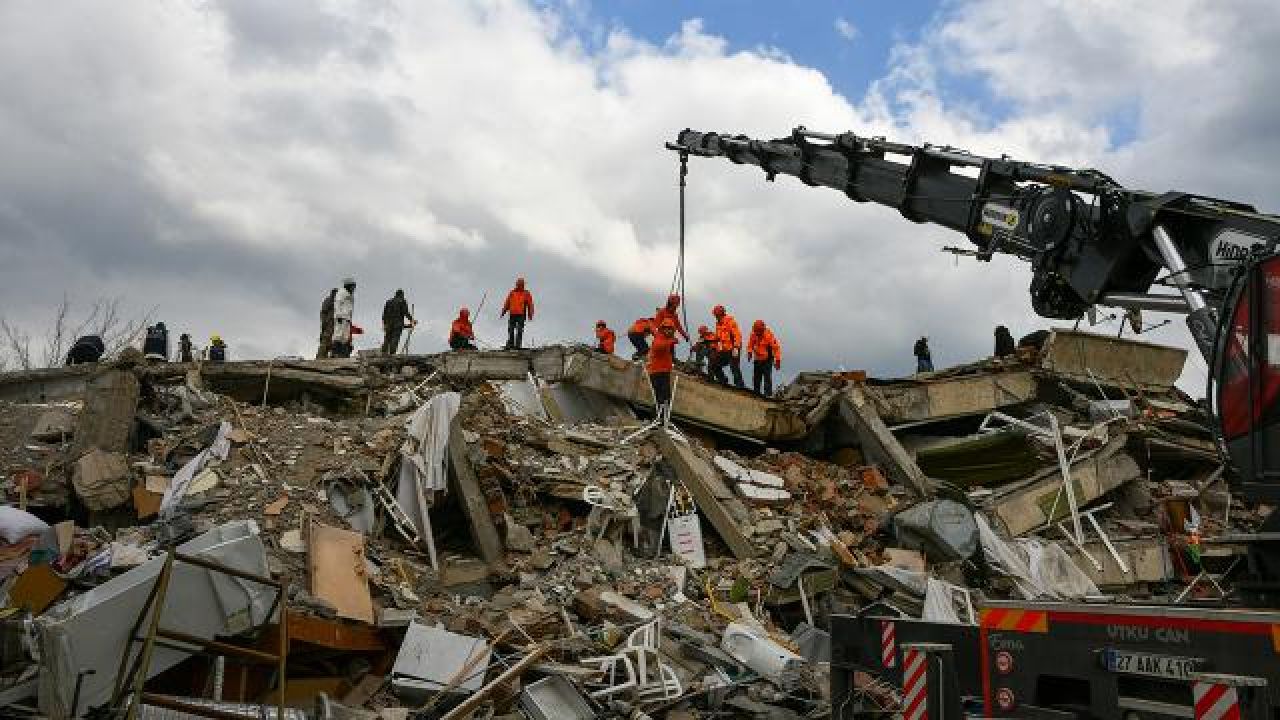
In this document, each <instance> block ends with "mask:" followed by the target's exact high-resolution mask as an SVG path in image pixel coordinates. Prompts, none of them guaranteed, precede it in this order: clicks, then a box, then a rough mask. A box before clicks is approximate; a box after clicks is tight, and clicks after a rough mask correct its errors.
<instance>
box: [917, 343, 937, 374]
mask: <svg viewBox="0 0 1280 720" xmlns="http://www.w3.org/2000/svg"><path fill="white" fill-rule="evenodd" d="M912 352H914V353H915V356H916V372H918V373H925V372H933V353H930V352H929V338H927V337H921V338H920V339H919V340H917V341H916V344H915V347H914V348H912Z"/></svg>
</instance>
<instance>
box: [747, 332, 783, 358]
mask: <svg viewBox="0 0 1280 720" xmlns="http://www.w3.org/2000/svg"><path fill="white" fill-rule="evenodd" d="M747 352H748V353H750V355H751V357H752V358H754V359H755V360H757V361H759V362H763V361H765V360H768V359H769V355H770V353H771V352H772V354H773V366H774V367H775V368H780V367H782V344H781V343H779V342H778V338H776V337H774V335H773V331H772V330H770V329H769V328H767V327H766V328H765V329H764V332H760V333H757V332H752V333H751V337H749V338H747Z"/></svg>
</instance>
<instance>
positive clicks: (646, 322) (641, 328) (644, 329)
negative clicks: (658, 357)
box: [627, 317, 653, 360]
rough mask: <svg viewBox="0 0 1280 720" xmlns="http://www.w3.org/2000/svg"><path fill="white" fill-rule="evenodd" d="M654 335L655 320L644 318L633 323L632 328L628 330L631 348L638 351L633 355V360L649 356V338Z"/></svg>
mask: <svg viewBox="0 0 1280 720" xmlns="http://www.w3.org/2000/svg"><path fill="white" fill-rule="evenodd" d="M652 334H653V318H647V317H642V318H640V319H639V320H636V321H635V322H633V323H631V327H630V328H628V329H627V339H628V340H630V341H631V346H632V347H634V348H635V349H636V351H635V352H634V353H632V354H631V359H632V360H639V359H640V358H642V357H644V356H646V355H648V354H649V342H648V340H646V338H647V337H649V336H650V335H652Z"/></svg>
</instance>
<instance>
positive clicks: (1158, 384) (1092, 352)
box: [1039, 330, 1187, 391]
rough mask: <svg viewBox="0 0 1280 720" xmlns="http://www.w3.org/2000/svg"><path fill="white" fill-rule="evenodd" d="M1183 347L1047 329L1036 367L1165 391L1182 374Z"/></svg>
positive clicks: (1084, 378) (1082, 379)
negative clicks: (1046, 336)
mask: <svg viewBox="0 0 1280 720" xmlns="http://www.w3.org/2000/svg"><path fill="white" fill-rule="evenodd" d="M1186 361H1187V351H1186V350H1184V349H1182V348H1175V347H1167V346H1164V345H1154V344H1152V343H1145V342H1138V341H1137V340H1130V339H1127V338H1116V337H1111V336H1109V335H1095V334H1093V333H1087V332H1080V331H1077V330H1054V331H1053V332H1051V333H1049V337H1048V339H1047V340H1046V341H1045V344H1044V349H1043V350H1042V351H1041V353H1040V365H1039V366H1040V368H1041V369H1042V370H1046V371H1048V372H1051V373H1053V374H1055V375H1060V376H1064V377H1067V378H1069V379H1071V380H1076V381H1078V382H1084V383H1089V384H1093V383H1094V382H1097V383H1100V384H1102V385H1107V386H1111V387H1122V388H1131V387H1135V386H1136V387H1138V388H1141V389H1142V390H1146V391H1166V390H1168V389H1169V388H1171V387H1173V384H1174V383H1175V382H1177V381H1178V378H1179V377H1181V376H1182V366H1183V365H1184V364H1185V363H1186Z"/></svg>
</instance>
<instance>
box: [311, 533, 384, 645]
mask: <svg viewBox="0 0 1280 720" xmlns="http://www.w3.org/2000/svg"><path fill="white" fill-rule="evenodd" d="M307 549H308V558H307V570H308V574H309V575H310V579H311V594H312V595H314V596H316V597H318V598H322V599H324V600H326V601H328V602H329V603H330V604H332V605H333V606H334V607H335V608H337V611H338V617H342V618H347V619H350V620H359V621H360V622H364V623H369V624H372V623H373V598H372V597H371V596H370V595H369V577H368V570H367V568H366V567H365V558H364V536H363V535H361V534H360V533H358V532H351V531H350V530H343V529H341V528H336V527H330V526H328V525H324V524H322V523H318V522H314V521H312V523H311V525H310V526H309V527H308V532H307Z"/></svg>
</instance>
